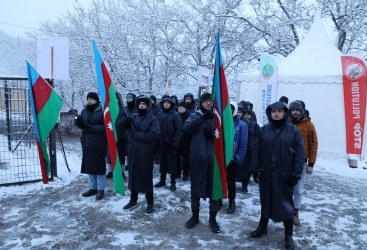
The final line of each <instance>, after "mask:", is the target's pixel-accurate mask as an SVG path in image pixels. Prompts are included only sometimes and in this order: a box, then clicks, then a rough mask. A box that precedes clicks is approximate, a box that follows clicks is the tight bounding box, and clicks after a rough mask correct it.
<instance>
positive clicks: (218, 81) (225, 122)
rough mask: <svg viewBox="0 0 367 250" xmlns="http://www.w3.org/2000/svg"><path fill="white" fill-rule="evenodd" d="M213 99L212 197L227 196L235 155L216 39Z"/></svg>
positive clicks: (227, 101) (231, 125) (218, 45)
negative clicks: (228, 171)
mask: <svg viewBox="0 0 367 250" xmlns="http://www.w3.org/2000/svg"><path fill="white" fill-rule="evenodd" d="M211 99H212V100H213V101H214V114H215V115H214V173H213V194H212V199H213V200H218V199H225V198H227V177H226V168H227V165H228V164H229V162H230V161H231V159H232V155H233V138H234V133H235V131H234V126H233V118H232V110H231V105H230V100H229V94H228V87H227V81H226V75H225V73H224V66H223V61H222V54H221V52H220V43H219V34H218V35H217V39H216V54H215V70H214V77H213V85H212V93H211Z"/></svg>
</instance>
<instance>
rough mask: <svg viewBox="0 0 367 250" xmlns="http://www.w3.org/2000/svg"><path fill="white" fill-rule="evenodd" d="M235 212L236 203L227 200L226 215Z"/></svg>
mask: <svg viewBox="0 0 367 250" xmlns="http://www.w3.org/2000/svg"><path fill="white" fill-rule="evenodd" d="M234 211H236V202H235V201H234V199H233V200H229V204H228V209H227V214H233V213H234Z"/></svg>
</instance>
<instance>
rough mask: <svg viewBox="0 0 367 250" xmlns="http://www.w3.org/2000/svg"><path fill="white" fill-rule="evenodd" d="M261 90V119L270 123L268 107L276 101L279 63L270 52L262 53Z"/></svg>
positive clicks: (262, 121) (263, 123)
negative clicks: (267, 113)
mask: <svg viewBox="0 0 367 250" xmlns="http://www.w3.org/2000/svg"><path fill="white" fill-rule="evenodd" d="M259 70H260V91H261V120H260V123H262V125H265V124H267V123H268V117H267V116H266V107H267V106H269V105H270V104H272V103H274V102H275V93H276V90H277V77H278V63H277V61H276V59H275V58H274V57H272V56H271V55H268V54H260V68H259Z"/></svg>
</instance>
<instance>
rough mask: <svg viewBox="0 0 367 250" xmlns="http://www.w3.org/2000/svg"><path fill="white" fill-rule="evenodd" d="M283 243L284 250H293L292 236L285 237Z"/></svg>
mask: <svg viewBox="0 0 367 250" xmlns="http://www.w3.org/2000/svg"><path fill="white" fill-rule="evenodd" d="M284 242H285V249H291V250H293V249H294V242H293V239H292V236H285V239H284Z"/></svg>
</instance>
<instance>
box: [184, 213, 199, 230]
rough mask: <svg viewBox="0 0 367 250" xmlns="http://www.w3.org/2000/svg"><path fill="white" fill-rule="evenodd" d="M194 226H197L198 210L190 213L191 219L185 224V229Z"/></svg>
mask: <svg viewBox="0 0 367 250" xmlns="http://www.w3.org/2000/svg"><path fill="white" fill-rule="evenodd" d="M196 224H199V210H194V211H192V217H191V218H190V219H189V220H188V221H187V222H186V223H185V227H186V228H187V229H190V228H193V227H194V226H195V225H196Z"/></svg>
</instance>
